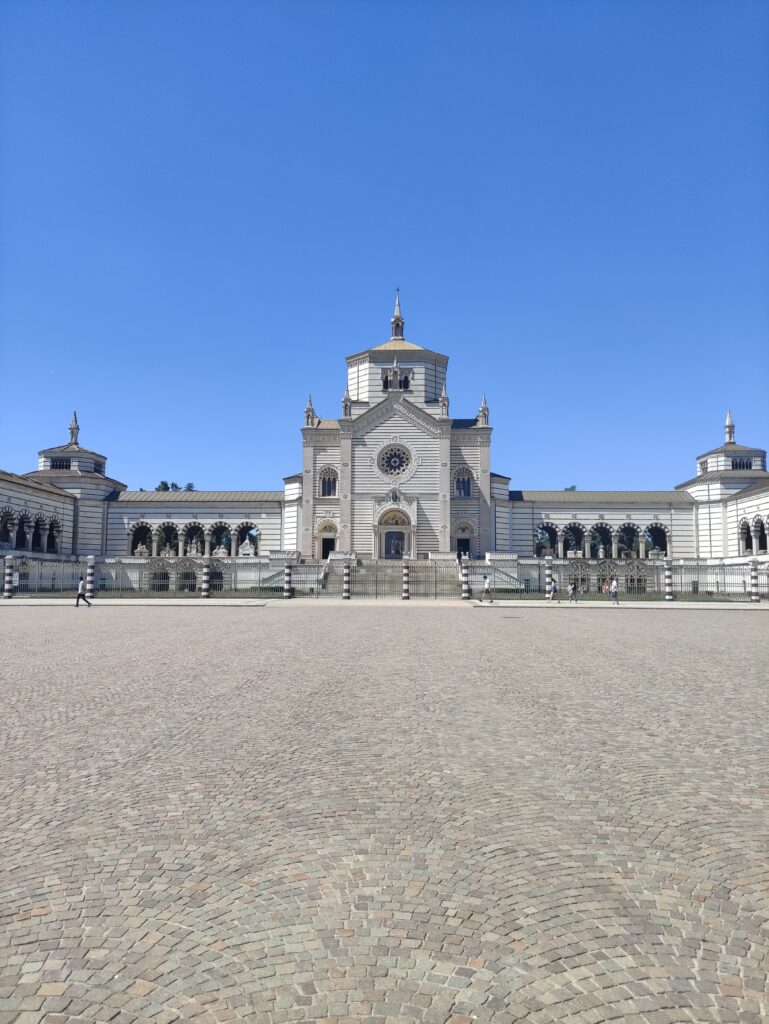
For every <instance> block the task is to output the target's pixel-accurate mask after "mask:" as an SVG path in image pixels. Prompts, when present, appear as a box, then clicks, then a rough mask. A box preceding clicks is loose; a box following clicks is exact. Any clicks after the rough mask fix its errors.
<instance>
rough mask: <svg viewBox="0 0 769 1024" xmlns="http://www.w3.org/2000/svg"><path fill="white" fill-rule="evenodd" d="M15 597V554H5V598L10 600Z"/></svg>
mask: <svg viewBox="0 0 769 1024" xmlns="http://www.w3.org/2000/svg"><path fill="white" fill-rule="evenodd" d="M12 597H13V555H6V556H5V571H4V573H3V599H4V600H5V601H10V599H11V598H12Z"/></svg>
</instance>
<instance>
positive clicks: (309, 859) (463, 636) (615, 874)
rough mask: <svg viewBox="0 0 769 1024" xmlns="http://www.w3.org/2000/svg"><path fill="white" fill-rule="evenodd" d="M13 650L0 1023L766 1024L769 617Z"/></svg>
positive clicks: (0, 887) (387, 623)
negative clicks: (611, 1023)
mask: <svg viewBox="0 0 769 1024" xmlns="http://www.w3.org/2000/svg"><path fill="white" fill-rule="evenodd" d="M0 630H1V631H2V642H3V649H4V652H3V662H2V663H3V668H4V672H3V681H2V684H0V698H1V700H2V703H1V704H0V706H1V707H2V711H3V713H2V716H0V743H2V751H3V757H2V763H1V766H0V787H1V788H0V794H1V799H0V828H1V830H2V831H1V834H0V836H1V838H2V848H0V914H1V915H2V917H0V1024H10V1022H14V1024H36V1022H38V1021H44V1022H47V1024H54V1022H57V1024H58V1022H62V1024H64V1022H69V1021H75V1020H83V1021H89V1022H90V1021H105V1022H106V1021H114V1022H116V1024H131V1022H139V1021H142V1022H144V1021H153V1022H156V1024H157V1022H160V1024H166V1022H170V1021H174V1020H182V1021H186V1020H194V1021H195V1022H196V1024H214V1022H219V1021H234V1020H249V1021H260V1022H261V1021H264V1022H268V1024H277V1022H279V1021H296V1020H313V1021H317V1020H324V1021H334V1022H343V1021H344V1022H353V1021H367V1022H372V1021H373V1022H379V1024H383V1022H388V1024H407V1022H417V1021H418V1022H425V1024H446V1022H451V1024H469V1022H470V1021H474V1020H479V1021H492V1022H494V1024H510V1022H513V1021H520V1020H525V1021H527V1022H531V1024H540V1022H541V1024H548V1022H551V1021H561V1022H572V1024H573V1022H585V1024H598V1022H601V1021H606V1020H621V1021H630V1022H642V1021H643V1022H648V1024H675V1022H688V1021H698V1022H711V1021H736V1022H747V1024H758V1022H759V1021H765V1020H766V1014H767V971H768V970H769V809H768V808H767V794H768V793H769V770H768V768H769V765H768V762H769V742H768V739H769V736H768V734H767V710H769V709H768V708H767V672H766V667H767V664H769V642H768V634H769V631H767V629H766V628H765V625H764V618H763V616H758V617H757V616H754V615H750V614H741V613H739V612H735V611H726V612H718V611H713V610H703V611H699V610H696V609H692V611H691V612H688V613H683V612H679V613H677V614H675V615H670V614H667V612H666V610H665V609H660V610H658V611H649V610H644V611H643V612H637V613H636V612H634V611H633V610H632V609H608V608H607V609H605V610H603V611H601V612H596V611H595V610H592V611H590V613H586V612H583V611H582V610H580V609H577V608H568V607H565V606H562V607H561V608H560V609H559V608H553V609H546V610H542V609H536V610H535V609H525V608H520V609H516V608H499V609H497V608H495V609H494V610H491V609H474V608H468V607H466V606H461V605H457V606H454V607H450V608H448V607H440V608H438V607H429V606H414V605H412V606H410V607H409V606H406V607H390V608H382V607H380V606H377V605H376V604H373V603H372V604H365V605H364V604H358V605H354V606H352V607H333V608H329V607H324V605H323V602H292V603H291V604H288V605H273V606H272V607H267V608H227V609H221V610H219V611H218V612H216V613H212V612H211V611H210V610H206V611H202V610H200V611H198V610H195V609H191V608H183V609H182V608H147V607H144V608H131V609H125V608H115V607H113V608H109V607H105V606H104V605H101V606H100V605H98V604H97V605H96V606H95V607H94V608H93V610H88V609H85V608H82V609H80V610H78V611H75V609H74V608H72V607H60V608H21V607H17V608H12V607H7V606H6V607H5V608H3V609H2V612H0Z"/></svg>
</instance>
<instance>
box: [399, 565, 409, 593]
mask: <svg viewBox="0 0 769 1024" xmlns="http://www.w3.org/2000/svg"><path fill="white" fill-rule="evenodd" d="M401 598H402V599H403V600H404V601H408V599H409V563H408V562H404V563H403V593H402V594H401Z"/></svg>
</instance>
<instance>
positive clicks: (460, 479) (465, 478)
mask: <svg viewBox="0 0 769 1024" xmlns="http://www.w3.org/2000/svg"><path fill="white" fill-rule="evenodd" d="M472 496H473V474H472V472H471V471H470V470H469V469H459V470H457V472H456V474H455V475H454V497H456V498H472Z"/></svg>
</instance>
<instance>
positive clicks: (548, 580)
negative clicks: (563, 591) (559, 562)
mask: <svg viewBox="0 0 769 1024" xmlns="http://www.w3.org/2000/svg"><path fill="white" fill-rule="evenodd" d="M552 589H553V556H552V555H546V556H545V594H549V593H550V591H551V590H552Z"/></svg>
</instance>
